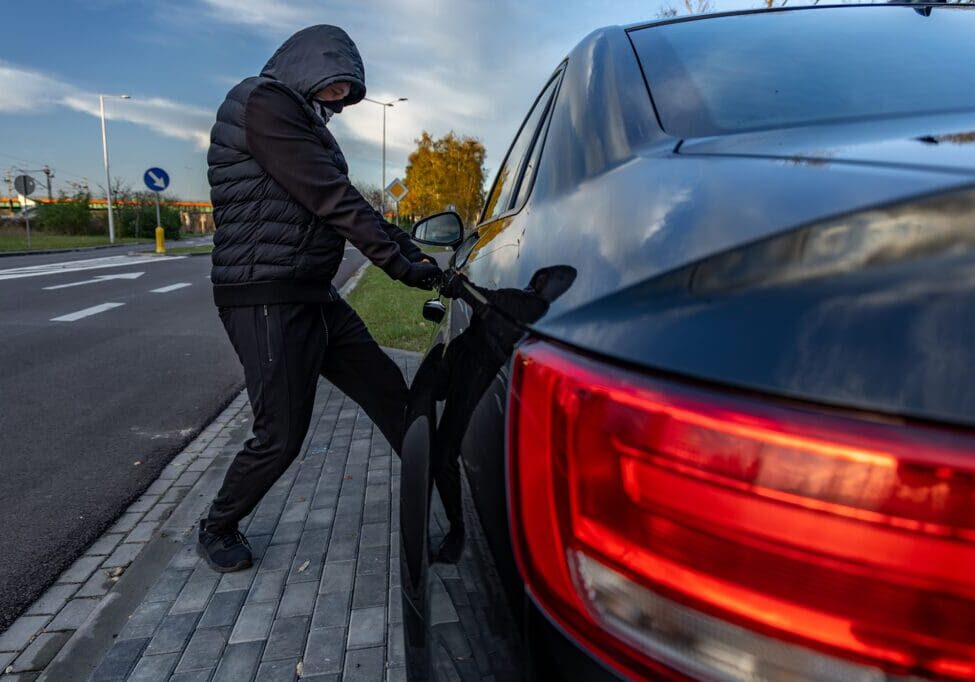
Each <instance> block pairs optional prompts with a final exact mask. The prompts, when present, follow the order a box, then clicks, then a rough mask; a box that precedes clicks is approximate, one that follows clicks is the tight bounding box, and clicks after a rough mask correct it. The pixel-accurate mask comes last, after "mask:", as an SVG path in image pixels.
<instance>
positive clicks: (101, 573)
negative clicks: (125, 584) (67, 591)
mask: <svg viewBox="0 0 975 682" xmlns="http://www.w3.org/2000/svg"><path fill="white" fill-rule="evenodd" d="M114 584H115V581H114V580H112V577H111V574H110V571H108V570H105V569H104V568H100V569H98V570H97V571H95V572H94V573H92V574H91V577H90V578H88V580H86V581H85V584H84V585H82V586H81V587H80V588H79V589H78V591H77V592H76V593H75V595H74V596H75V597H101V596H102V595H104V594H105V593H106V592H108V591H109V590H110V589H112V586H113V585H114Z"/></svg>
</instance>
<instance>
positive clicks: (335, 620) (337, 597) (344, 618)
mask: <svg viewBox="0 0 975 682" xmlns="http://www.w3.org/2000/svg"><path fill="white" fill-rule="evenodd" d="M351 601H352V595H351V594H350V593H348V592H329V593H327V594H320V595H318V601H317V602H316V603H315V611H314V612H313V613H312V627H313V628H315V629H319V628H330V627H346V626H347V625H348V622H349V607H350V602H351Z"/></svg>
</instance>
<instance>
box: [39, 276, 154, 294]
mask: <svg viewBox="0 0 975 682" xmlns="http://www.w3.org/2000/svg"><path fill="white" fill-rule="evenodd" d="M144 274H146V273H144V272H125V273H123V274H121V275H98V276H97V277H95V279H86V280H85V281H83V282H71V283H69V284H58V285H56V286H53V287H44V291H50V290H51V289H67V288H68V287H80V286H81V285H82V284H95V283H96V282H104V281H105V280H108V279H138V278H139V277H142V275H144Z"/></svg>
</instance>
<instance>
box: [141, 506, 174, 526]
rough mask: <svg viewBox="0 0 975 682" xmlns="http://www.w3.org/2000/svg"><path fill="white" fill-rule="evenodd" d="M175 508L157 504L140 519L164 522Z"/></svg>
mask: <svg viewBox="0 0 975 682" xmlns="http://www.w3.org/2000/svg"><path fill="white" fill-rule="evenodd" d="M175 507H176V505H175V504H161V503H160V504H157V505H156V506H155V507H153V508H152V509H150V510H149V511H147V512H146V515H145V516H144V517H142V520H143V521H160V522H162V521H165V520H166V519H168V518H169V515H170V514H172V513H173V509H174V508H175Z"/></svg>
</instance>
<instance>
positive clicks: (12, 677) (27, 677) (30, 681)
mask: <svg viewBox="0 0 975 682" xmlns="http://www.w3.org/2000/svg"><path fill="white" fill-rule="evenodd" d="M40 675H41V674H40V673H39V672H37V673H11V674H9V675H4V676H3V677H0V681H2V682H35V681H36V680H37V678H39V677H40ZM316 682H318V680H316Z"/></svg>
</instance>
